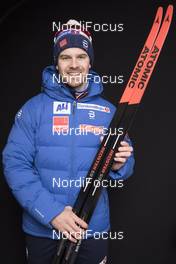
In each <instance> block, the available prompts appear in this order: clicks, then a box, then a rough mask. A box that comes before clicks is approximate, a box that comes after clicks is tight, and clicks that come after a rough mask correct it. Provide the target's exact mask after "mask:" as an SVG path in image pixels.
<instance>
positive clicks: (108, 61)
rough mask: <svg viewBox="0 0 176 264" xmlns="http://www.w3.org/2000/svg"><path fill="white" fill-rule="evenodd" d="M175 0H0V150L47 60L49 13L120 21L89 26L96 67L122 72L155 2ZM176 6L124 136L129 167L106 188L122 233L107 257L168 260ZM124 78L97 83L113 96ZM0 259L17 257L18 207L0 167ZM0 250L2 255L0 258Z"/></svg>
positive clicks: (174, 223)
mask: <svg viewBox="0 0 176 264" xmlns="http://www.w3.org/2000/svg"><path fill="white" fill-rule="evenodd" d="M169 3H171V4H175V9H176V1H167V0H166V1H165V0H161V1H155V0H144V1H130V0H129V1H126V0H124V1H117V2H115V1H114V2H113V1H111V0H109V1H107V2H106V3H102V2H95V1H93V2H90V1H72V2H71V3H69V2H68V3H66V1H65V2H64V1H50V2H49V1H47V2H46V3H44V1H33V0H31V1H4V5H3V6H2V1H1V4H0V5H1V7H2V9H1V11H0V15H1V20H0V32H1V33H0V34H1V38H0V39H1V41H0V47H1V48H0V64H1V79H0V84H1V91H0V93H1V104H0V113H1V142H0V144H1V150H2V149H3V147H4V145H5V142H6V139H7V135H8V133H9V131H10V128H11V125H12V123H13V119H14V115H15V114H16V112H17V111H18V110H19V109H20V107H21V106H22V105H23V104H24V102H25V101H26V100H27V99H29V98H30V97H32V96H34V95H35V94H37V93H38V92H40V87H41V72H42V70H43V68H44V67H45V66H47V65H50V64H52V45H53V42H52V39H53V32H52V21H61V22H62V23H64V22H66V21H67V20H68V19H70V18H75V19H77V20H79V21H80V20H82V21H93V22H94V23H112V24H113V23H123V24H124V31H123V32H118V33H117V32H116V33H115V32H114V33H112V32H109V33H103V32H92V33H93V41H94V49H95V64H94V69H95V70H96V71H97V72H99V73H100V74H101V75H103V74H106V75H108V74H109V75H110V74H111V75H112V76H114V75H123V76H124V84H125V83H126V82H127V80H128V77H129V75H130V73H131V70H132V69H133V66H134V64H135V62H136V59H137V57H138V54H139V51H140V50H141V48H142V46H143V44H144V41H145V39H146V37H147V34H148V32H149V29H150V26H151V24H152V20H153V18H154V15H155V12H156V9H157V7H158V6H159V5H162V6H163V7H165V8H166V7H167V5H168V4H169ZM175 73H176V10H175V12H174V19H173V23H172V26H171V29H170V31H169V34H168V37H167V41H166V43H165V45H164V48H163V50H162V53H161V56H160V58H159V62H158V64H157V67H156V69H155V70H154V73H153V76H152V79H151V81H150V83H149V86H148V90H147V92H146V94H145V97H144V99H143V103H142V106H141V107H140V111H139V112H138V114H137V116H136V119H135V123H134V126H133V128H132V129H131V132H130V137H131V139H132V141H133V144H134V149H135V158H136V165H135V172H134V174H133V176H132V177H131V178H129V179H128V180H127V181H125V183H124V187H123V188H121V189H120V188H117V189H113V190H112V189H111V190H109V196H110V204H111V223H112V230H113V231H117V232H118V231H123V232H124V239H123V240H112V241H111V242H110V263H113V264H116V263H118V264H128V263H131V264H141V263H143V264H148V263H150V264H166V263H176V207H175V202H176V191H175V187H176V173H175V164H176V162H175V152H176V151H175V149H176V144H175V132H176V130H175V121H174V120H175V112H176V111H175V96H176V92H175V90H176V86H175ZM124 84H123V85H122V84H118V85H112V84H111V85H105V92H104V94H105V96H106V98H107V99H109V100H110V101H111V102H112V103H114V104H116V103H117V101H118V99H119V97H120V95H121V93H122V89H123V87H124ZM0 179H1V182H0V190H1V211H0V212H1V216H0V220H1V223H0V228H1V233H0V241H1V243H0V244H1V247H0V253H1V254H0V262H1V263H6V264H11V263H13V264H21V263H25V246H24V237H23V233H22V231H21V209H20V207H19V205H18V204H17V202H16V201H15V199H14V198H13V196H12V195H11V193H10V191H9V189H8V187H7V184H6V182H5V180H4V178H3V172H1V178H0ZM1 258H2V259H3V261H1Z"/></svg>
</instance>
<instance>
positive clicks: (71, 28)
mask: <svg viewBox="0 0 176 264" xmlns="http://www.w3.org/2000/svg"><path fill="white" fill-rule="evenodd" d="M68 48H80V49H83V50H84V51H86V53H87V54H88V56H89V58H90V64H91V66H92V65H93V59H94V52H93V46H92V37H91V34H90V32H88V31H86V30H84V29H83V28H82V27H81V25H80V23H79V22H78V21H76V20H73V19H71V20H69V21H68V22H67V23H66V24H65V29H64V27H63V28H62V30H60V31H58V32H57V33H56V35H55V37H54V50H53V53H54V64H55V65H57V60H58V56H59V54H60V53H61V52H62V51H63V50H65V49H68Z"/></svg>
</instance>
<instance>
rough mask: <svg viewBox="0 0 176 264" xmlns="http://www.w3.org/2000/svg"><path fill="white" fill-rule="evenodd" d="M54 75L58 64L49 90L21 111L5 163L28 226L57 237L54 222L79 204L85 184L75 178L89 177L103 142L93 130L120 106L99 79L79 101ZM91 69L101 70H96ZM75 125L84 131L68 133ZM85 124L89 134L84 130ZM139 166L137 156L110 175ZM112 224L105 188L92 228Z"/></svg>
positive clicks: (47, 77)
mask: <svg viewBox="0 0 176 264" xmlns="http://www.w3.org/2000/svg"><path fill="white" fill-rule="evenodd" d="M53 74H56V71H55V69H54V66H49V67H46V68H45V69H44V71H43V85H42V86H43V91H42V92H41V93H40V94H38V95H37V96H35V97H33V98H31V99H30V100H29V101H27V102H26V103H25V104H24V106H23V107H22V108H21V110H20V111H19V112H18V113H17V115H16V117H15V123H14V125H13V127H12V130H11V132H10V135H9V138H8V142H7V144H6V146H5V149H4V151H3V163H4V173H5V177H6V179H7V182H8V184H9V186H10V188H11V189H12V192H13V194H14V196H15V197H16V199H17V200H18V202H19V203H20V204H21V206H22V207H23V208H24V214H23V230H24V231H25V232H26V233H29V234H31V235H34V236H40V237H49V238H54V239H57V238H56V237H55V236H54V237H53V228H52V226H51V224H50V222H51V220H52V219H53V218H54V217H55V216H57V215H58V214H60V213H61V212H62V211H63V210H64V207H65V206H67V205H70V206H73V205H74V202H75V200H76V197H77V195H78V192H79V189H80V184H78V186H76V184H70V182H71V183H73V182H74V181H75V183H76V180H79V179H83V178H84V177H85V176H86V174H87V172H88V170H89V168H90V166H91V163H92V161H93V159H94V157H95V154H96V152H97V150H98V148H99V145H100V134H99V133H92V131H94V132H95V131H96V132H97V131H100V130H101V129H102V128H103V127H104V128H107V127H108V125H109V123H110V121H111V119H112V117H113V114H114V112H115V109H116V108H115V106H113V105H112V104H111V103H110V102H108V101H107V100H105V99H103V98H102V97H101V96H100V95H101V92H102V90H103V87H102V84H101V83H98V82H95V81H93V80H95V79H94V78H91V80H90V81H89V87H88V89H89V93H88V95H87V96H86V97H84V98H82V99H80V100H79V101H78V100H76V99H75V97H74V96H73V95H72V93H71V92H70V89H69V88H68V87H66V86H64V85H63V84H60V83H58V82H57V81H56V78H54V80H55V81H53ZM91 74H92V76H94V77H95V76H96V75H97V74H96V73H95V72H93V71H91ZM56 76H57V74H56ZM57 77H58V76H57ZM70 128H72V129H74V128H79V129H80V130H79V133H78V131H77V133H75V132H73V130H72V132H73V133H69V134H66V133H65V132H66V131H68V129H70ZM85 128H88V130H87V131H88V133H87V134H83V133H80V131H84V129H85ZM92 129H95V130H92ZM59 132H62V133H59ZM133 166H134V157H133V155H132V156H131V157H129V158H128V160H127V162H126V163H125V165H124V166H123V167H122V168H121V169H120V170H119V171H117V172H114V171H112V170H111V171H110V173H109V176H110V177H111V178H113V179H126V178H128V177H129V176H130V175H131V174H132V172H133ZM70 180H72V181H70ZM68 182H69V185H68V184H67V183H68ZM109 228H110V223H109V204H108V196H107V190H106V188H103V191H102V194H101V196H100V199H99V201H98V204H97V206H96V209H95V211H94V214H93V216H92V218H91V221H90V224H89V228H88V229H89V230H91V232H92V234H93V233H94V232H104V231H107V230H108V229H109Z"/></svg>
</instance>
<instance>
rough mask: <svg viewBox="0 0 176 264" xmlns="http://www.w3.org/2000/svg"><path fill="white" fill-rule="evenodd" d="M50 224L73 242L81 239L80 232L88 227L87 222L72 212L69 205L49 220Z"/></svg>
mask: <svg viewBox="0 0 176 264" xmlns="http://www.w3.org/2000/svg"><path fill="white" fill-rule="evenodd" d="M51 224H52V226H53V227H54V228H55V229H57V230H58V231H60V232H62V233H64V235H65V236H66V237H67V238H68V239H69V240H70V241H72V242H75V243H76V242H77V240H78V239H81V234H82V233H83V232H84V231H85V229H87V228H88V225H87V223H86V222H84V221H83V220H82V219H81V218H79V217H78V216H77V215H76V214H75V213H73V211H72V207H71V206H66V207H65V209H64V211H63V212H62V213H60V214H59V215H58V216H56V217H55V218H54V219H53V220H52V221H51Z"/></svg>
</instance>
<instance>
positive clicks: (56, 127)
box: [53, 116, 69, 134]
mask: <svg viewBox="0 0 176 264" xmlns="http://www.w3.org/2000/svg"><path fill="white" fill-rule="evenodd" d="M68 129H69V117H68V116H53V134H54V133H55V132H57V133H58V132H63V131H64V132H66V131H68Z"/></svg>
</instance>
